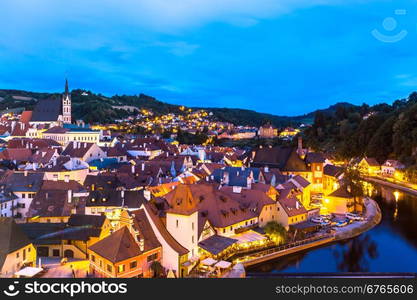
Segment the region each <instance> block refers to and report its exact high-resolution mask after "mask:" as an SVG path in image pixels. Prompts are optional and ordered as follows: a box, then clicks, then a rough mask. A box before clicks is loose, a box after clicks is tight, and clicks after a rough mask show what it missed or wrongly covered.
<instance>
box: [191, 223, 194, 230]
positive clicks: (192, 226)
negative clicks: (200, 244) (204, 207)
mask: <svg viewBox="0 0 417 300" xmlns="http://www.w3.org/2000/svg"><path fill="white" fill-rule="evenodd" d="M191 229H192V230H194V222H192V223H191Z"/></svg>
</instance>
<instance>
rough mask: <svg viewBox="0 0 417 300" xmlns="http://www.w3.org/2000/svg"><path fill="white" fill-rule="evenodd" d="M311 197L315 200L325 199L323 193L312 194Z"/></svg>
mask: <svg viewBox="0 0 417 300" xmlns="http://www.w3.org/2000/svg"><path fill="white" fill-rule="evenodd" d="M311 199H313V200H323V194H313V195H311Z"/></svg>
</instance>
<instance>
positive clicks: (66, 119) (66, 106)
mask: <svg viewBox="0 0 417 300" xmlns="http://www.w3.org/2000/svg"><path fill="white" fill-rule="evenodd" d="M62 119H63V123H64V124H71V93H70V92H69V89H68V79H66V80H65V93H64V94H63V95H62Z"/></svg>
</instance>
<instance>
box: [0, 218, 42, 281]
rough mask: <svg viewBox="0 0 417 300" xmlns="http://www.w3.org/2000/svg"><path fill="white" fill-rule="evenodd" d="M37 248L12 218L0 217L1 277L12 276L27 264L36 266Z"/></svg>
mask: <svg viewBox="0 0 417 300" xmlns="http://www.w3.org/2000/svg"><path fill="white" fill-rule="evenodd" d="M35 263H36V250H35V248H34V246H33V244H32V243H31V242H30V240H29V239H28V237H27V236H26V235H25V234H24V233H23V231H22V230H21V229H20V228H19V226H18V225H17V224H16V223H15V222H14V220H13V219H12V218H2V217H0V277H12V276H13V275H14V274H15V273H16V272H17V271H19V270H20V269H21V268H23V267H25V266H34V265H35Z"/></svg>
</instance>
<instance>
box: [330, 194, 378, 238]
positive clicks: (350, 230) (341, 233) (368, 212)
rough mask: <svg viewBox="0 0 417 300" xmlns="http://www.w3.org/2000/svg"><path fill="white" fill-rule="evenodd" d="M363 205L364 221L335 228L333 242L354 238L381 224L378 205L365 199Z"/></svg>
mask: <svg viewBox="0 0 417 300" xmlns="http://www.w3.org/2000/svg"><path fill="white" fill-rule="evenodd" d="M364 205H365V216H364V219H365V220H364V221H356V222H354V223H352V224H350V225H349V226H346V227H340V228H335V231H336V232H335V241H341V240H347V239H351V238H354V237H356V236H358V235H360V234H362V233H364V232H366V231H368V230H371V229H372V228H374V227H375V226H376V225H378V224H379V223H380V222H381V219H382V213H381V209H380V207H379V205H378V203H376V201H375V200H373V199H371V198H365V199H364Z"/></svg>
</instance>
